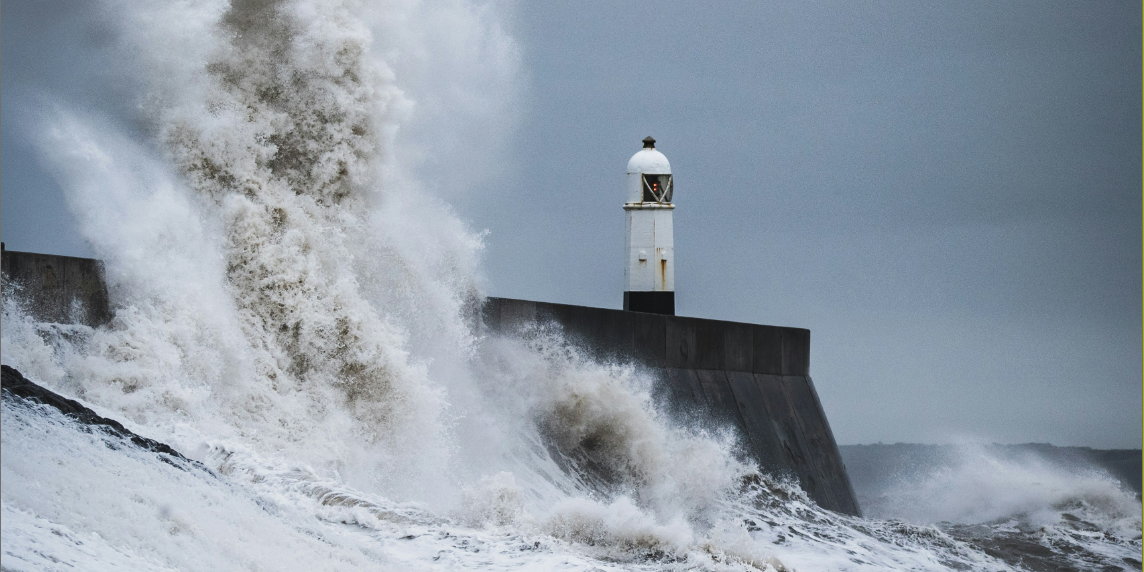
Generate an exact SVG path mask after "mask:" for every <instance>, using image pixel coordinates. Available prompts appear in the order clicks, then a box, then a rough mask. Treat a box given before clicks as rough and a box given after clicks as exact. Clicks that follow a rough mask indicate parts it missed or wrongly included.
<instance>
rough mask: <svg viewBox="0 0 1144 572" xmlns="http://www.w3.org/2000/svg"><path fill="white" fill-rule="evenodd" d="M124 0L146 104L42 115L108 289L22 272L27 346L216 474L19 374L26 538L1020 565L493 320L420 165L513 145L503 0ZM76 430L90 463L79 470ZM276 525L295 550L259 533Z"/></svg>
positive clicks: (21, 359) (12, 299)
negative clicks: (192, 469) (84, 426)
mask: <svg viewBox="0 0 1144 572" xmlns="http://www.w3.org/2000/svg"><path fill="white" fill-rule="evenodd" d="M105 6H106V9H107V10H109V11H112V12H113V13H114V14H115V15H116V18H117V19H119V20H120V21H122V22H123V24H122V30H121V33H122V37H123V38H124V44H123V46H122V49H123V59H124V61H127V62H129V65H131V66H132V67H133V69H135V70H137V73H138V74H139V75H140V78H141V83H142V84H144V85H146V86H147V92H146V93H145V94H143V95H142V96H141V97H140V110H141V117H140V119H141V121H140V123H139V124H138V125H122V124H118V123H116V122H114V121H112V120H110V119H107V118H106V117H104V116H101V115H100V114H99V113H98V111H93V110H85V109H78V108H75V107H74V106H69V105H67V104H65V103H57V104H55V105H54V106H53V107H50V108H48V109H47V110H46V111H43V112H42V114H41V121H40V124H39V127H38V129H37V133H38V137H39V144H40V150H41V154H42V156H43V159H44V161H45V163H46V164H47V165H49V166H50V168H51V170H52V172H53V173H54V174H55V175H56V176H57V177H58V178H59V180H60V182H61V184H62V186H63V187H64V188H65V189H66V192H67V195H68V200H69V202H70V205H71V207H72V209H73V211H74V212H75V213H76V215H77V218H78V219H79V221H80V225H81V228H82V230H83V232H84V234H85V236H86V237H87V238H88V240H89V241H90V242H91V243H92V245H93V247H94V248H95V250H96V252H97V255H98V256H99V257H100V258H102V259H104V260H105V261H106V264H107V273H108V280H109V282H110V285H111V288H112V296H113V300H114V303H115V305H116V308H117V310H116V314H115V317H114V320H113V321H112V323H111V324H110V325H109V326H106V327H102V328H99V329H95V330H92V329H89V328H83V327H71V328H62V327H59V326H51V325H45V324H36V323H34V322H32V321H31V320H30V318H28V317H27V315H26V314H25V313H24V312H23V311H22V310H21V307H20V300H19V297H18V296H13V295H10V294H9V293H10V290H8V289H6V290H5V293H6V296H5V300H4V315H3V320H2V327H3V343H2V346H3V360H4V363H6V364H11V365H14V366H16V367H17V368H19V369H20V370H21V371H23V372H24V373H25V374H27V375H29V377H32V378H34V379H37V380H38V381H41V382H43V383H45V384H46V385H49V386H50V387H52V388H54V389H56V390H58V391H60V392H63V393H66V394H69V395H73V396H76V397H78V398H80V399H82V400H84V401H86V402H87V403H90V404H92V405H93V406H94V407H96V408H98V409H100V410H101V411H102V412H104V413H106V414H108V415H110V416H113V417H117V418H121V419H124V420H125V421H126V422H127V423H128V425H130V426H131V428H133V429H134V430H136V431H137V432H140V433H143V434H147V435H149V436H152V437H155V438H159V439H162V440H164V441H167V442H169V443H171V444H172V445H174V446H175V447H176V448H177V449H179V450H180V451H183V452H184V453H185V454H187V455H188V456H190V457H192V458H194V459H196V460H198V461H201V462H202V463H204V464H205V466H206V467H208V468H209V469H210V471H213V472H212V473H210V474H205V473H204V474H198V473H186V474H184V473H178V472H175V473H172V472H171V471H172V470H174V469H171V468H169V467H167V466H166V465H163V464H162V463H158V462H157V461H154V460H153V459H150V458H149V457H147V456H146V455H144V454H142V453H136V452H130V451H126V452H124V451H121V450H120V449H116V448H112V449H108V448H106V447H101V446H99V444H98V443H97V441H98V439H97V438H96V437H93V436H90V435H88V436H84V435H86V434H83V433H82V432H75V431H72V432H70V433H69V432H68V431H65V430H64V429H66V428H67V427H68V423H69V422H67V421H64V420H60V419H56V418H54V417H52V416H51V415H50V414H49V413H47V412H44V411H41V410H37V409H35V408H25V407H18V406H16V405H12V404H9V403H7V402H5V410H4V411H5V413H4V417H3V422H4V447H5V455H4V478H3V480H2V482H3V487H4V489H3V490H4V497H3V498H4V519H3V522H4V527H5V529H4V530H5V532H4V542H5V554H6V555H8V554H19V555H22V556H21V557H25V556H26V557H27V558H28V559H29V560H28V561H29V562H32V561H34V560H35V554H43V553H44V552H43V550H40V549H38V548H35V547H36V546H40V547H41V548H42V547H43V546H48V545H52V546H56V544H59V543H60V542H64V541H57V540H53V536H52V535H53V534H54V535H55V536H58V537H60V538H64V539H68V538H73V537H74V538H80V537H85V535H90V534H91V533H96V534H98V538H99V539H100V540H99V542H95V543H93V544H92V545H91V548H90V550H92V551H94V553H99V554H102V555H103V556H102V558H104V559H105V561H106V562H107V563H108V566H112V565H116V564H115V563H120V564H122V565H124V566H129V567H130V566H134V567H136V568H138V569H165V568H177V569H198V568H203V569H226V568H235V569H239V568H246V567H249V566H248V565H249V564H250V563H254V562H274V565H275V567H278V568H282V569H291V568H298V569H320V568H331V569H336V568H338V565H337V563H350V564H351V565H354V566H365V565H369V564H370V563H374V564H377V563H379V562H384V563H387V564H389V565H396V564H400V565H401V566H400V567H411V568H426V567H428V568H432V567H439V568H443V569H445V568H451V567H456V566H466V567H477V568H490V569H491V568H500V567H516V566H521V565H532V566H541V567H551V566H554V565H556V564H567V565H570V566H573V567H580V568H584V569H589V568H593V567H608V566H613V565H616V566H620V565H622V566H648V567H652V568H672V567H678V568H696V567H698V568H705V569H769V568H784V564H783V562H786V563H787V565H790V564H792V563H793V564H796V565H801V566H809V567H813V568H827V569H847V568H851V569H878V568H885V567H896V568H901V567H912V568H916V569H947V568H959V569H965V568H966V567H972V568H979V569H999V570H1000V569H1009V568H1010V564H1008V563H1006V562H1005V561H1003V560H999V559H997V558H994V557H992V556H989V555H988V554H986V553H985V552H983V551H982V550H981V549H979V548H975V547H974V545H973V543H972V542H971V541H969V540H966V539H964V538H961V539H959V538H955V537H953V536H950V534H947V533H946V532H943V531H942V530H939V529H937V528H934V527H927V526H913V525H907V524H905V523H901V522H888V523H887V522H875V521H863V520H861V519H854V518H849V517H844V516H839V515H835V514H832V513H829V512H827V511H823V510H821V509H819V508H817V507H816V506H814V505H813V503H811V502H809V501H808V500H807V498H806V496H805V495H804V494H802V493H801V492H800V491H799V489H798V488H797V486H795V485H793V484H791V483H786V482H783V481H781V480H779V479H775V478H772V477H770V476H768V475H766V468H765V467H763V468H761V470H760V468H758V467H754V466H752V465H750V464H749V463H746V462H744V461H742V460H741V458H739V457H738V456H737V454H736V447H737V444H736V436H735V435H734V434H731V433H727V432H724V431H721V430H719V428H716V427H711V428H694V427H692V428H688V427H683V426H681V425H678V424H676V423H674V422H673V421H672V420H671V419H668V418H666V417H665V416H664V414H662V413H661V412H660V410H659V409H658V408H657V407H656V404H655V403H654V401H653V400H652V399H651V397H650V392H649V384H650V383H651V380H650V379H648V378H647V376H646V375H645V374H644V373H643V372H641V371H640V370H639V368H637V367H635V366H632V365H628V364H599V363H594V362H592V361H590V360H588V359H586V358H584V357H582V356H581V355H580V354H579V353H578V352H577V350H576V348H574V347H571V346H569V345H568V344H566V343H564V342H563V340H562V339H561V337H560V334H559V332H553V331H544V330H538V331H535V332H531V333H530V335H528V336H526V337H525V339H493V338H485V337H482V334H481V332H480V331H479V329H478V328H477V320H476V312H477V310H478V308H479V306H480V303H481V299H482V294H481V286H480V285H481V278H480V274H479V259H480V254H481V251H482V236H481V235H480V234H479V233H475V232H473V231H472V230H470V229H468V228H466V226H465V225H464V224H463V223H462V222H461V221H460V220H459V218H458V217H457V216H456V215H455V214H454V213H453V212H452V211H451V209H450V208H449V207H448V206H447V205H446V204H445V203H444V202H442V201H441V200H439V199H437V198H434V197H433V195H432V194H430V193H427V192H425V190H424V188H425V186H426V184H427V183H425V182H424V181H423V176H424V172H423V171H422V170H420V169H419V165H422V164H424V163H423V162H425V161H434V160H436V161H437V162H435V163H433V165H434V167H435V168H437V171H438V172H441V173H444V176H445V177H448V178H450V181H451V182H453V183H456V182H457V181H459V180H461V179H460V178H459V177H456V175H457V174H458V173H459V172H460V171H461V169H462V167H460V166H458V165H455V164H454V165H448V164H444V163H445V162H444V161H442V160H440V158H437V159H434V156H433V153H434V151H436V152H439V153H442V154H447V153H453V156H454V158H460V159H461V160H465V159H467V160H470V161H473V162H474V163H480V162H481V161H479V160H478V159H488V158H489V156H488V155H480V154H479V153H484V152H487V151H475V152H474V153H477V154H474V155H465V154H464V153H461V152H459V151H458V149H460V148H461V147H462V146H460V145H457V144H456V143H455V141H456V140H457V137H465V136H467V137H470V139H469V140H468V141H467V145H465V146H463V147H466V148H469V147H471V148H475V149H488V148H492V149H495V147H496V146H495V145H491V146H490V145H482V141H481V140H478V137H489V138H491V139H493V140H495V139H496V138H497V137H500V136H502V134H503V131H502V129H504V128H505V125H510V124H511V122H512V118H511V116H510V115H508V114H507V112H508V109H509V107H508V106H507V105H506V104H505V103H503V102H504V101H505V100H506V97H507V96H511V95H512V87H511V86H512V85H513V78H514V74H515V73H516V66H517V64H516V61H517V60H516V56H515V48H514V46H513V44H512V41H511V39H510V38H508V37H507V36H506V35H505V34H504V33H503V31H501V29H500V28H499V27H498V26H497V25H496V21H495V15H496V14H495V10H494V9H493V8H489V7H477V6H471V5H468V4H464V3H461V2H449V3H444V4H439V5H433V4H428V5H426V4H420V3H416V2H396V1H395V2H391V3H387V4H386V5H384V6H383V7H381V8H376V7H368V6H363V5H359V4H357V3H355V2H348V1H335V0H304V1H303V0H295V1H290V0H282V1H275V0H236V1H234V2H231V3H225V2H219V1H203V2H183V3H162V4H158V5H156V4H152V3H144V2H138V3H137V2H132V1H130V0H108V1H107V2H106V4H105ZM443 40H447V41H443ZM472 54H478V56H477V57H475V59H474V56H473V55H472ZM442 70H447V71H450V72H456V73H455V76H456V77H458V78H459V79H458V80H457V81H458V82H459V83H457V84H454V85H442V84H441V80H440V79H439V77H440V76H442V75H447V74H444V73H435V72H442ZM474 70H476V71H474ZM477 72H479V73H477ZM482 74H483V75H482ZM406 78H408V79H406ZM502 80H505V81H502ZM506 86H508V87H506ZM458 94H459V95H458ZM419 102H422V103H419ZM502 113H505V115H501V114H502ZM402 130H404V131H402ZM457 134H461V135H459V136H458V135H457ZM430 141H433V142H434V144H437V142H440V145H441V148H438V149H433V148H431V147H430ZM485 162H486V163H487V162H488V161H485ZM476 170H477V169H474V171H476ZM437 182H439V181H437ZM433 183H434V181H430V182H429V183H428V184H430V185H432V184H433ZM37 431H40V432H41V433H43V432H47V433H49V434H50V435H52V441H51V442H53V443H55V444H54V445H51V446H49V447H46V448H41V449H37V448H36V447H35V446H34V443H35V442H37V437H35V435H36V434H37ZM117 451H119V452H117ZM67 458H80V459H84V460H85V461H86V462H85V463H82V464H74V463H71V464H70V465H74V466H73V467H72V468H71V469H66V470H65V469H57V468H55V467H57V466H60V467H63V466H65V465H69V463H67V462H65V459H67ZM45 460H48V461H58V464H53V462H45ZM215 479H221V481H220V480H215ZM92 482H94V483H99V484H100V485H101V486H102V487H104V488H105V489H106V490H108V491H118V492H117V493H100V494H92V493H85V492H84V491H85V490H86V489H85V486H86V483H92ZM130 483H144V485H141V488H139V489H138V490H136V491H134V492H132V488H131V487H132V485H131V484H130ZM37 487H39V489H38V488H37ZM45 487H46V489H49V490H53V491H56V492H57V493H58V494H59V495H60V496H61V497H66V498H69V499H72V502H70V503H54V502H51V501H49V500H45V499H43V498H40V497H39V496H37V493H36V491H37V490H42V489H44V488H45ZM185 491H190V494H189V495H187V494H184V492H185ZM194 499H202V501H201V502H197V501H195V500H194ZM137 505H138V506H137ZM95 515H103V516H102V517H99V518H96V517H95ZM344 524H351V525H353V527H352V529H349V530H347V529H345V528H344V527H341V525H344ZM1135 526H1136V529H1138V528H1139V521H1138V520H1137V521H1136V524H1135ZM250 527H254V528H256V529H258V530H265V531H266V533H265V534H264V535H260V534H259V533H255V532H251V531H250V530H249V528H250ZM1127 529H1128V530H1129V531H1131V530H1133V529H1132V526H1131V523H1129V526H1128V528H1127ZM1062 534H1065V533H1062ZM1102 534H1104V533H1102ZM1117 534H1120V533H1117ZM180 535H183V536H180ZM186 535H190V537H193V538H195V539H197V540H196V541H195V542H190V541H187V542H184V543H180V542H173V543H172V542H169V541H170V539H171V538H186ZM1129 535H1130V534H1129ZM1121 536H1123V534H1121ZM1121 536H1115V535H1112V536H1109V539H1102V540H1101V542H1104V544H1100V545H1099V546H1101V547H1102V548H1101V550H1104V551H1105V552H1107V553H1108V554H1109V555H1111V556H1108V558H1115V557H1118V556H1117V555H1119V554H1120V553H1121V552H1123V551H1124V550H1128V551H1129V553H1131V551H1132V550H1136V551H1137V552H1138V551H1139V546H1140V540H1139V537H1138V535H1137V537H1136V538H1135V539H1132V538H1128V539H1124V538H1121ZM271 537H273V540H271ZM235 538H241V539H242V541H241V542H237V541H235V540H234V539H235ZM282 538H288V539H296V540H297V543H296V544H291V542H286V541H283V540H281V539H282ZM53 542H54V543H56V544H51V543H53ZM196 542H197V544H196ZM101 543H102V544H101ZM260 543H263V544H266V545H267V546H271V547H272V550H273V551H278V552H276V553H275V554H273V555H270V556H266V558H267V559H266V560H259V558H260V557H259V554H262V550H261V548H260V546H261V544H260ZM75 546H78V545H70V544H67V543H66V542H64V544H62V545H59V546H57V547H56V548H54V549H52V550H56V551H57V553H58V554H59V555H60V558H64V557H65V556H67V555H69V554H72V552H69V551H74V550H79V549H77V548H75ZM194 546H203V547H207V549H208V550H213V551H214V552H212V553H211V554H210V556H209V557H208V558H201V559H197V556H196V555H195V550H194V549H193V547H194ZM292 546H297V547H298V548H292ZM1125 547H1127V548H1125ZM10 549H11V550H10ZM37 550H40V552H37ZM291 550H294V551H301V552H304V553H305V554H304V555H300V556H299V557H297V558H294V559H292V558H288V557H283V556H282V554H281V553H280V552H281V551H291ZM482 550H483V553H482ZM13 551H14V552H13ZM49 552H50V551H49ZM80 552H82V550H81V551H80ZM77 554H78V553H77ZM1102 554H1103V553H1102ZM443 555H447V557H444V556H443ZM68 557H70V556H68ZM371 559H372V560H371ZM1101 562H1103V561H1101ZM123 563H126V564H123ZM132 563H134V564H132ZM5 565H6V566H7V561H6V564H5ZM148 567H150V568H148Z"/></svg>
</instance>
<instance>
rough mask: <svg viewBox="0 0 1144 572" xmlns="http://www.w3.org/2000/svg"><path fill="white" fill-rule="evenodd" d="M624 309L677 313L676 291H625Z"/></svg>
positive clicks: (669, 314)
mask: <svg viewBox="0 0 1144 572" xmlns="http://www.w3.org/2000/svg"><path fill="white" fill-rule="evenodd" d="M624 310H627V311H628V312H644V313H647V314H666V315H668V316H674V315H675V292H624Z"/></svg>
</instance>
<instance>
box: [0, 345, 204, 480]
mask: <svg viewBox="0 0 1144 572" xmlns="http://www.w3.org/2000/svg"><path fill="white" fill-rule="evenodd" d="M0 368H2V370H3V371H2V374H0V385H2V392H3V399H15V400H23V401H29V402H33V403H40V404H43V405H47V406H49V407H53V408H55V409H57V410H59V412H60V413H62V414H64V415H65V416H66V417H69V418H71V419H72V420H74V421H76V422H77V423H80V424H82V425H86V426H88V427H91V428H92V429H95V430H99V431H102V432H104V433H106V434H108V435H112V436H115V437H119V438H121V439H123V440H124V441H129V442H131V443H132V444H133V445H135V446H136V447H139V448H140V449H145V450H147V451H151V452H153V453H161V454H163V455H167V456H169V457H172V458H174V459H177V460H179V461H182V462H185V463H188V464H194V465H199V466H200V467H201V466H202V465H201V464H200V463H198V462H196V461H191V460H190V459H187V458H186V457H184V456H183V455H181V454H180V453H179V452H178V451H176V450H174V449H172V448H171V447H170V446H169V445H167V444H165V443H160V442H158V441H155V440H154V439H148V438H146V437H141V436H139V435H136V434H135V433H133V432H132V431H130V430H128V429H127V428H125V427H124V426H123V425H122V424H120V423H119V422H118V421H116V420H114V419H108V418H106V417H100V416H99V415H98V414H96V412H94V411H92V410H91V409H88V408H87V407H84V406H83V405H81V404H80V403H79V402H78V401H74V400H71V399H68V398H66V397H63V396H62V395H59V394H57V393H55V392H53V391H50V390H48V389H45V388H43V387H40V386H39V385H36V384H35V383H33V382H31V381H29V380H28V379H27V378H25V377H24V376H23V375H22V374H20V372H19V371H17V370H16V369H15V368H13V367H9V366H6V365H5V366H0Z"/></svg>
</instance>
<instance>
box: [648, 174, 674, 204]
mask: <svg viewBox="0 0 1144 572" xmlns="http://www.w3.org/2000/svg"><path fill="white" fill-rule="evenodd" d="M643 202H645V203H670V202H671V175H644V176H643Z"/></svg>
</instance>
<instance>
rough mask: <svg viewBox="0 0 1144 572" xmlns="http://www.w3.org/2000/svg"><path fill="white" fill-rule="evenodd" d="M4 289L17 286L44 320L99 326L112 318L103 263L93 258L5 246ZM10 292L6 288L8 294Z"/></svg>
mask: <svg viewBox="0 0 1144 572" xmlns="http://www.w3.org/2000/svg"><path fill="white" fill-rule="evenodd" d="M0 269H2V271H3V273H4V289H5V290H8V289H9V288H16V289H19V291H20V299H21V300H22V301H23V302H24V303H25V304H27V308H28V311H29V313H30V314H31V315H32V316H33V317H34V318H35V319H37V320H39V321H42V322H55V323H60V324H85V325H88V326H93V327H94V326H99V325H102V324H105V323H107V322H108V321H110V320H111V308H110V306H109V305H108V297H107V285H106V282H105V281H104V279H103V264H102V263H101V262H100V261H98V260H92V259H90V258H76V257H74V256H56V255H54V254H37V253H34V252H16V251H12V250H4V251H3V252H2V253H0ZM9 294H10V292H7V291H5V292H4V296H5V297H7V296H8V295H9Z"/></svg>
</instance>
